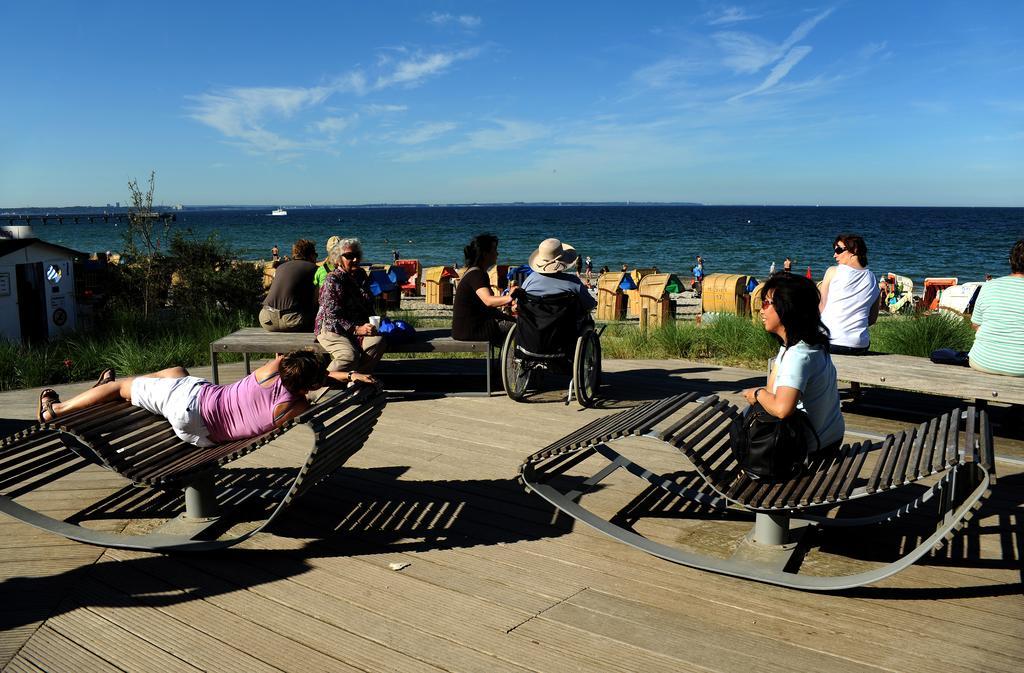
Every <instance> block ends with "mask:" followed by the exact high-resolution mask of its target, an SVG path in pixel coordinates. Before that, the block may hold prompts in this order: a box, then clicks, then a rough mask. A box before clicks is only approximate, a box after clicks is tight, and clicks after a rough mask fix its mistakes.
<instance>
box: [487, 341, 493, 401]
mask: <svg viewBox="0 0 1024 673" xmlns="http://www.w3.org/2000/svg"><path fill="white" fill-rule="evenodd" d="M493 352H494V349H493V348H491V347H490V346H487V397H490V396H491V368H492V367H493V365H494V357H493V356H492V353H493Z"/></svg>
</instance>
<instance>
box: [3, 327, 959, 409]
mask: <svg viewBox="0 0 1024 673" xmlns="http://www.w3.org/2000/svg"><path fill="white" fill-rule="evenodd" d="M179 315H180V314H174V313H166V314H157V315H151V316H150V317H149V318H144V317H143V316H142V315H141V314H140V313H138V312H135V311H130V310H120V311H113V312H111V313H110V315H108V316H107V317H106V318H105V319H104V320H103V321H102V324H101V325H98V326H97V328H95V329H92V330H90V331H88V332H79V333H76V334H73V335H69V336H67V337H64V338H61V339H57V340H55V341H52V342H50V343H48V344H37V345H30V346H24V345H21V344H15V343H11V342H7V341H0V390H12V389H19V388H33V387H38V386H44V385H57V384H60V383H67V382H70V381H85V380H89V379H92V378H95V377H96V376H98V375H99V373H100V372H101V371H102V370H103V369H104V368H106V367H113V368H114V369H116V370H117V372H118V374H120V375H124V376H131V375H137V374H143V373H147V372H152V371H157V370H160V369H164V368H166V367H171V366H174V365H182V366H185V367H194V366H204V365H208V364H209V359H210V350H209V348H210V346H209V345H210V342H212V341H215V340H217V339H219V338H221V337H223V336H225V335H227V334H230V333H231V332H233V331H235V330H237V329H240V328H242V327H251V326H254V325H255V324H256V321H255V315H254V314H251V313H249V312H245V311H235V312H231V311H223V310H221V311H213V310H198V311H196V312H194V313H192V314H190V315H188V317H187V318H182V317H179ZM389 316H390V317H391V318H392V319H401V320H405V321H406V322H408V323H409V324H411V325H413V327H416V328H420V329H426V328H430V327H450V326H451V321H450V319H446V318H435V317H425V316H420V315H417V314H416V313H415V312H414V311H392V312H390V314H389ZM870 331H871V349H872V350H874V351H877V352H883V353H900V354H904V355H913V356H918V357H927V356H928V355H929V354H930V353H931V352H932V351H934V350H936V349H939V348H953V349H955V350H968V349H969V348H970V347H971V344H972V343H973V342H974V330H973V329H971V325H970V323H969V321H966V320H964V319H962V318H957V317H948V316H944V315H939V314H927V315H914V316H892V317H889V316H886V317H883V318H882V319H880V320H879V322H878V323H877V324H876V325H874V326H872V327H871V330H870ZM601 343H602V352H603V355H604V357H605V358H609V359H637V360H643V359H651V360H663V359H686V360H698V361H705V362H714V363H717V364H722V365H730V366H739V367H749V368H751V369H756V370H761V369H763V368H764V366H765V362H766V361H767V359H768V358H770V357H772V356H774V355H775V354H776V352H777V351H778V342H777V341H776V340H775V338H774V337H772V336H771V335H769V334H768V333H767V332H765V331H764V328H763V327H762V326H761V325H760V324H757V323H755V322H753V321H751V320H749V319H746V318H741V317H738V316H729V315H723V316H718V317H716V319H714V320H708V321H705V322H704V324H697V323H694V322H690V321H672V322H669V323H667V324H665V325H662V326H660V327H657V328H652V329H648V330H646V331H643V330H641V329H640V327H639V325H637V323H635V322H613V323H608V324H606V326H605V331H604V333H603V335H602V337H601ZM253 357H254V358H258V357H259V355H258V354H254V355H253ZM385 357H386V358H388V359H405V358H440V359H445V358H480V357H483V354H482V353H390V354H387V355H385ZM220 358H221V361H222V362H235V361H239V360H241V355H240V354H238V353H223V354H221V356H220Z"/></svg>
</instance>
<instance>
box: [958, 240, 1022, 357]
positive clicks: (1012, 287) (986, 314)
mask: <svg viewBox="0 0 1024 673" xmlns="http://www.w3.org/2000/svg"><path fill="white" fill-rule="evenodd" d="M971 326H972V327H974V329H975V330H976V331H977V332H978V333H977V334H976V335H975V337H974V345H973V346H972V347H971V352H970V354H969V357H970V364H971V367H973V368H974V369H978V370H980V371H983V372H988V373H990V374H1002V375H1004V376H1024V238H1022V239H1020V240H1019V241H1017V242H1016V243H1015V244H1014V246H1013V249H1012V250H1010V275H1009V276H1003V277H1002V278H996V279H995V280H990V281H988V282H986V283H985V284H984V285H982V287H981V292H979V293H978V300H977V301H976V302H975V303H974V313H973V314H971Z"/></svg>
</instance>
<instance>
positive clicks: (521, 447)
mask: <svg viewBox="0 0 1024 673" xmlns="http://www.w3.org/2000/svg"><path fill="white" fill-rule="evenodd" d="M606 370H607V372H608V375H607V377H606V383H607V386H606V391H607V392H608V393H609V394H614V395H615V396H616V397H617V398H619V399H618V401H617V402H616V403H615V404H613V405H610V406H619V407H621V406H628V405H629V404H632V403H633V402H634V401H635V400H638V399H645V398H647V399H649V398H653V397H659V396H662V395H664V394H668V393H672V392H681V391H685V390H703V391H716V392H720V393H723V394H726V396H727V397H731V398H732V399H735V396H734V395H733V393H735V392H736V391H738V390H739V389H740V388H742V387H744V386H747V385H751V384H753V383H754V382H757V381H760V380H761V379H762V375H760V374H759V373H756V372H751V371H747V370H741V369H731V368H721V367H715V366H709V365H703V364H696V363H688V362H681V361H610V362H606ZM222 371H223V372H224V378H225V379H230V378H231V377H232V375H233V376H235V377H237V376H238V375H240V371H241V370H240V367H239V366H238V365H234V366H232V365H228V366H225V367H224V368H223V370H222ZM196 373H198V374H200V375H202V374H203V372H202V371H201V370H200V371H197V372H196ZM78 387H79V388H80V387H83V386H78ZM74 389H75V387H74V386H68V387H67V390H74ZM37 395H38V391H18V392H12V393H4V394H0V405H2V408H3V409H4V413H3V416H4V417H6V418H8V419H12V418H13V419H19V418H20V419H28V418H31V417H32V416H33V414H34V407H35V400H36V398H37ZM878 400H879V401H880V402H881V403H880V404H879V405H878V407H880V408H874V409H872V408H870V407H865V410H866V411H867V412H870V415H868V414H867V413H860V414H849V415H848V416H847V423H848V426H849V429H850V431H851V436H850V438H851V439H855V440H859V439H862V438H863V436H858V435H857V433H863V434H865V435H871V434H873V433H881V432H887V431H890V430H893V429H895V428H898V427H905V426H907V425H909V424H910V423H913V422H918V421H919V420H920V419H916V418H911V416H912V415H913V412H914V410H910V411H908V412H906V413H909V414H910V416H904V415H902V414H903V413H904V411H906V410H899V409H896V410H894V409H893V406H894V405H893V404H892V403H891V402H890V401H889V398H885V397H881V398H878ZM886 408H888V410H887V409H886ZM612 410H613V409H611V408H605V409H595V410H586V411H581V410H578V409H577V408H576V407H566V406H564V405H562V404H560V403H557V402H555V403H533V404H516V403H513V402H511V401H509V400H508V399H505V398H503V397H494V398H491V399H486V398H480V397H475V398H474V397H462V398H443V399H403V400H394V401H391V402H390V403H389V405H388V407H387V409H386V410H385V412H384V416H383V418H382V420H381V423H380V424H379V425H378V428H377V429H376V430H375V432H374V434H373V435H372V437H371V439H370V442H369V443H368V445H367V446H366V447H365V448H364V449H363V450H362V451H361V452H360V453H359V454H358V455H357V456H355V458H354V459H353V460H352V461H351V462H350V464H349V466H347V467H346V468H344V469H343V470H342V471H341V472H340V473H338V474H337V475H335V477H334V478H332V479H331V480H330V481H329V482H328V483H326V484H324V485H321V486H320V487H318V488H317V489H315V490H314V491H312V492H311V493H310V494H309V495H308V496H307V497H306V498H305V499H304V500H302V501H300V503H299V504H298V505H297V506H296V507H295V508H294V509H292V510H291V511H290V513H289V515H288V516H287V517H286V520H285V521H284V522H283V523H282V525H280V526H278V527H277V528H276V529H275V530H274V533H273V534H262V535H258V536H256V537H255V538H254V539H252V540H250V541H249V542H248V543H246V544H245V545H243V547H242V548H236V549H232V550H229V551H227V552H224V553H221V554H217V555H209V556H188V557H162V556H156V555H150V554H140V553H131V552H122V551H108V550H103V549H98V548H93V547H87V546H84V545H80V544H75V543H70V542H66V541H64V540H63V539H62V538H59V537H56V536H53V535H49V534H46V533H43V532H40V531H36V530H35V529H33V528H31V527H28V526H26V525H23V524H21V523H18V522H15V521H13V520H10V519H6V518H4V519H2V520H0V627H2V629H3V633H2V635H0V665H3V666H4V670H9V671H51V672H52V671H106V670H126V671H194V670H214V671H247V672H248V671H279V670H280V671H303V672H304V673H305V672H308V671H439V670H444V671H522V670H529V671H553V672H555V673H566V672H567V671H605V670H608V671H618V670H621V671H759V672H760V671H879V670H885V671H918V670H920V671H932V670H941V671H943V672H944V673H946V672H953V671H986V672H992V671H1014V672H1016V671H1020V670H1024V600H1022V598H1021V589H1022V586H1024V585H1022V579H1024V578H1022V570H1021V558H1022V556H1024V511H1022V504H1021V503H1022V500H1024V497H1022V494H1024V464H1022V463H1021V462H1020V461H1019V460H1017V459H1016V458H1015V457H1016V456H1020V455H1021V453H1022V451H1021V445H1022V443H1021V442H1020V441H1019V440H1009V439H1006V438H1005V437H997V440H996V449H997V453H999V454H1001V455H1003V456H1008V457H1009V459H1008V460H1000V461H999V463H998V469H999V471H1000V475H999V476H1000V479H999V483H998V485H997V487H996V490H995V492H994V494H993V497H992V498H991V499H990V500H989V502H988V503H987V504H986V506H985V508H984V509H983V510H982V511H981V513H980V516H979V517H978V518H976V519H975V520H973V521H972V523H971V525H970V526H969V527H968V529H967V531H966V534H965V535H962V536H961V537H960V538H958V540H957V541H956V543H955V544H954V545H952V546H951V547H950V548H947V549H944V550H943V551H942V552H940V553H938V554H936V555H934V556H932V557H929V558H928V559H926V560H925V561H923V562H921V563H919V564H917V565H915V566H914V567H912V568H910V569H908V570H906V571H905V572H903V573H901V574H899V575H897V576H895V577H893V578H890V579H888V580H886V581H885V582H883V583H882V584H880V585H879V586H875V587H869V588H864V589H861V590H857V591H851V592H846V593H844V594H839V595H831V594H811V593H802V592H798V591H792V590H787V589H781V588H777V587H771V586H766V585H760V584H755V583H751V582H745V581H741V580H737V579H732V578H729V577H722V576H718V575H713V574H710V573H704V572H700V571H696V570H691V569H689V568H685V567H680V566H676V565H673V564H670V563H667V562H664V561H660V560H658V559H655V558H653V557H649V556H647V555H645V554H642V553H640V552H638V551H635V550H633V549H631V548H628V547H626V546H624V545H622V544H619V543H616V542H614V541H611V540H609V539H607V538H605V537H603V536H601V535H599V534H597V533H596V532H594V531H592V530H591V529H589V528H587V527H585V526H582V525H573V524H572V522H570V521H566V520H565V517H556V516H554V515H553V512H552V510H551V509H550V508H549V507H546V506H545V505H544V504H543V503H542V501H540V500H539V499H538V498H536V497H535V496H532V495H529V494H527V493H525V492H524V491H523V489H522V487H521V486H520V485H519V484H518V483H517V482H516V472H517V468H518V466H519V464H520V462H521V460H522V459H523V458H524V457H525V456H526V455H527V454H529V453H532V452H533V451H535V450H536V449H538V448H540V447H541V446H544V445H545V444H547V443H549V442H551V441H553V440H555V439H557V438H559V437H561V436H562V435H564V434H566V433H567V432H569V431H571V430H573V429H575V428H577V427H579V426H580V425H582V424H584V423H585V422H587V421H589V420H591V419H593V418H595V417H597V416H598V415H600V414H604V413H609V412H610V411H612ZM865 410H862V411H865ZM923 411H925V412H926V411H927V409H924V410H923ZM935 413H937V411H936V412H935ZM887 416H894V417H895V418H890V417H887ZM6 425H7V426H8V427H6V428H3V429H4V430H10V429H11V427H13V426H16V425H17V423H13V422H7V423H6ZM300 450H301V447H299V446H298V445H297V443H295V442H294V441H292V440H289V438H288V435H285V436H284V437H283V438H282V439H281V440H279V441H278V442H276V443H275V444H274V445H272V446H270V447H267V449H266V450H264V451H262V452H259V453H257V454H253V457H252V462H251V463H250V464H253V465H268V466H270V465H277V464H280V463H287V462H288V461H289V460H290V459H291V460H294V459H297V458H296V454H297V453H298V451H300ZM653 460H654V462H655V463H657V462H658V457H657V456H655V457H653ZM116 485H117V482H116V480H113V479H111V478H110V477H109V476H107V475H106V474H104V473H102V472H99V471H91V470H85V471H82V472H81V473H79V474H77V475H75V476H74V478H73V479H71V480H70V483H69V484H68V485H67V486H66V487H62V490H61V491H59V492H57V493H51V494H49V495H48V496H47V499H46V500H45V503H44V507H45V508H46V509H47V511H49V512H53V513H58V514H61V516H67V515H70V514H72V513H74V512H76V511H78V510H79V509H81V508H82V507H83V506H84V505H86V504H88V503H91V502H93V501H95V500H96V499H97V498H98V497H100V496H102V495H103V494H104V493H106V492H109V491H110V490H111V489H112V488H115V487H116ZM627 486H628V485H627V484H626V483H624V482H622V483H620V482H614V483H611V484H610V485H609V487H608V488H607V489H605V490H603V491H602V492H601V493H600V494H599V495H598V496H596V497H598V498H599V506H601V507H603V508H605V509H607V510H608V511H609V512H611V511H615V509H616V508H617V507H621V506H624V505H625V504H626V503H627V502H629V501H630V500H631V499H632V496H633V495H635V493H630V492H628V491H627ZM37 504H38V503H37ZM678 523H679V522H676V521H672V520H660V521H655V522H652V523H650V524H649V525H648V526H647V528H646V529H645V532H646V533H647V534H649V535H652V536H656V537H659V538H660V539H662V540H666V541H673V540H674V539H679V538H680V537H681V535H682V533H681V532H680V530H681V529H680V528H678V526H677V524H678ZM712 523H715V522H705V523H704V524H701V525H700V529H701V530H702V531H706V534H707V536H709V537H713V536H714V535H715V534H716V533H715V531H714V530H713V526H712ZM124 524H125V522H124V521H123V520H119V519H116V518H114V519H109V520H104V521H101V523H100V525H102V526H104V527H109V528H112V529H116V528H120V527H122V526H124ZM689 533H692V529H691V530H690V531H689ZM689 533H688V534H689ZM899 539H904V538H899ZM864 542H865V543H866V544H867V545H868V546H870V544H871V542H872V540H871V539H865V540H864ZM889 542H890V541H888V540H886V541H884V544H883V541H881V540H880V541H879V545H880V546H883V547H884V546H885V545H887V544H889ZM898 543H899V542H898V541H897V544H898ZM391 563H407V564H409V565H408V566H407V567H405V568H404V569H402V570H400V571H394V570H391V569H390V568H389V564H391Z"/></svg>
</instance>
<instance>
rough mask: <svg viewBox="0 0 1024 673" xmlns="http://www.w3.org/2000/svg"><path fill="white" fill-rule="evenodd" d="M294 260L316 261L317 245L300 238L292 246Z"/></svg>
mask: <svg viewBox="0 0 1024 673" xmlns="http://www.w3.org/2000/svg"><path fill="white" fill-rule="evenodd" d="M292 259H304V260H306V261H307V262H315V261H316V243H314V242H313V241H310V240H309V239H305V238H300V239H299V240H297V241H295V245H293V246H292Z"/></svg>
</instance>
